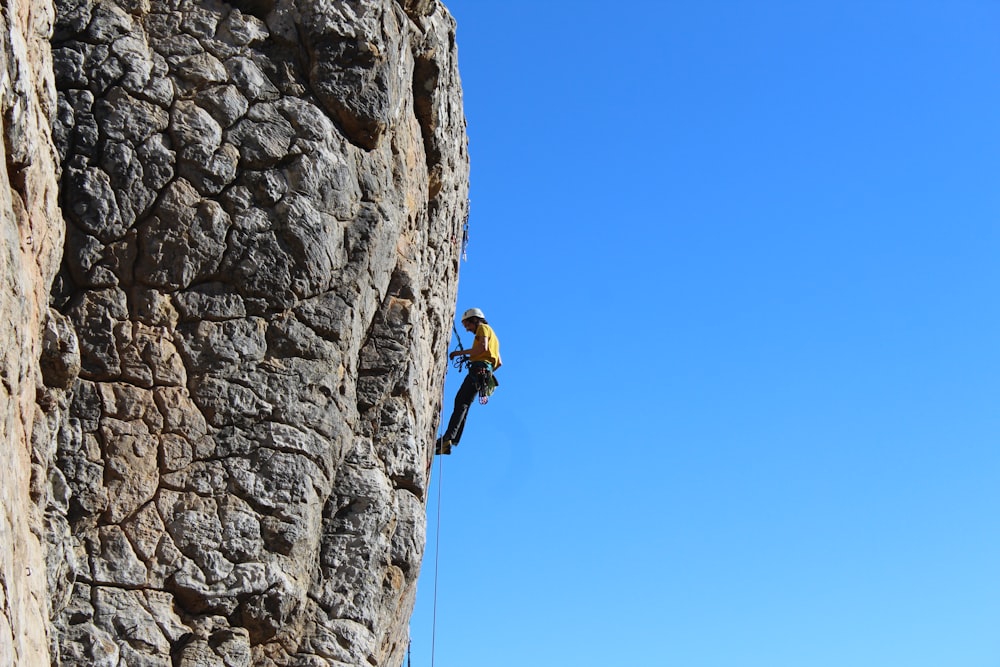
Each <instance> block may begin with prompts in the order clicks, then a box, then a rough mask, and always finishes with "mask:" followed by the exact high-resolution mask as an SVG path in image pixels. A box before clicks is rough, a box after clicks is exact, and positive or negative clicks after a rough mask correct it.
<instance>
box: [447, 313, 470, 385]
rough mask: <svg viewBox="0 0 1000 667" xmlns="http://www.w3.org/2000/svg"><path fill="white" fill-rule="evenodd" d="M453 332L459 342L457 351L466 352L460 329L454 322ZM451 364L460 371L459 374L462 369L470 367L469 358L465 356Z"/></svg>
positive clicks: (452, 325) (452, 324)
mask: <svg viewBox="0 0 1000 667" xmlns="http://www.w3.org/2000/svg"><path fill="white" fill-rule="evenodd" d="M451 330H452V332H453V333H454V334H455V340H456V341H458V347H456V348H455V349H456V350H464V349H465V345H463V344H462V337H461V336H459V335H458V327H456V326H455V323H454V322H452V323H451ZM451 363H452V365H453V366H454V367H455V368H457V369H458V372H459V373H461V372H462V369H463V368H464V367H466V366H468V365H469V356H468V355H464V356H461V357H455V359H454V360H453V361H452V362H451Z"/></svg>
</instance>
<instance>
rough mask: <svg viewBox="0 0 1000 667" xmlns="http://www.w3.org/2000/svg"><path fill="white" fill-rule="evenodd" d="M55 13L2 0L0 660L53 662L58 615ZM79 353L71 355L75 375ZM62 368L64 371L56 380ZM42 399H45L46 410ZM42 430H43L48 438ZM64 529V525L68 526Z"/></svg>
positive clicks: (59, 230)
mask: <svg viewBox="0 0 1000 667" xmlns="http://www.w3.org/2000/svg"><path fill="white" fill-rule="evenodd" d="M52 21H53V12H52V7H51V6H50V5H48V6H47V5H46V4H45V3H37V4H36V3H19V2H9V1H3V2H0V75H2V76H0V111H2V114H0V117H2V119H3V127H2V132H3V134H2V138H3V150H4V157H5V159H4V160H2V161H0V182H2V183H3V186H2V187H0V323H2V324H0V664H2V665H45V664H47V662H48V652H49V651H48V638H47V635H46V627H47V625H48V623H47V621H48V616H49V613H50V610H49V605H48V593H47V588H48V585H47V582H46V568H45V542H46V536H47V535H48V534H50V533H51V534H62V535H63V536H65V535H66V533H65V530H64V529H65V522H62V523H60V520H59V518H58V517H57V516H55V515H50V516H51V517H52V530H51V531H50V530H49V524H48V521H47V516H46V513H45V511H44V510H45V508H46V506H47V504H48V500H47V498H48V495H49V494H48V488H49V486H50V485H49V482H48V480H47V475H46V471H47V469H48V468H49V467H51V466H50V464H51V461H52V458H53V456H54V445H53V443H52V442H51V440H47V439H46V438H37V437H36V436H37V433H36V432H35V430H36V429H35V428H34V426H33V425H34V424H36V423H37V424H43V423H44V422H45V419H46V418H45V414H44V413H43V410H49V411H50V412H52V411H53V410H54V407H53V406H52V405H50V404H49V403H48V401H47V396H46V391H45V387H44V385H43V382H42V366H41V364H40V363H39V359H40V358H41V357H42V356H43V340H49V339H50V338H51V336H50V332H54V331H56V330H58V329H60V328H61V327H62V324H63V322H62V321H61V319H60V318H59V317H58V315H57V314H55V313H54V312H53V313H51V315H52V316H51V317H50V312H49V309H48V302H49V296H48V292H49V287H50V286H51V284H52V280H53V277H54V276H55V274H56V271H57V270H58V268H59V259H60V256H61V252H62V244H63V225H62V223H61V219H60V214H59V207H58V200H57V195H58V162H57V159H56V154H55V150H54V148H53V144H52V139H51V136H50V129H49V118H50V117H51V115H52V114H53V113H54V111H55V99H56V98H55V88H54V85H53V77H52V59H51V52H50V50H49V44H48V37H49V34H50V32H51V29H52ZM72 358H73V354H72V353H71V352H69V353H67V354H66V355H64V356H63V361H64V362H65V363H67V364H69V367H65V368H63V369H62V370H63V372H64V374H65V375H66V376H67V377H70V376H72V374H73V373H74V369H73V368H72ZM56 374H57V373H56V372H53V373H52V376H53V377H55V375H56ZM36 394H37V395H38V398H39V401H38V403H37V404H36ZM42 430H43V429H42V427H39V429H38V431H39V432H41V431H42ZM60 528H62V529H63V530H62V531H60Z"/></svg>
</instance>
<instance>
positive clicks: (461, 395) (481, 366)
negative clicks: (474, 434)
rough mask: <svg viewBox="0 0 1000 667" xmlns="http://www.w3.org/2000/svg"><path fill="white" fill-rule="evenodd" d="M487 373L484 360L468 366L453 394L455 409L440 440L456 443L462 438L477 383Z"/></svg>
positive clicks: (474, 398) (476, 394) (476, 393)
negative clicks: (463, 377) (460, 384)
mask: <svg viewBox="0 0 1000 667" xmlns="http://www.w3.org/2000/svg"><path fill="white" fill-rule="evenodd" d="M482 370H485V371H486V373H487V375H485V376H481V375H480V371H482ZM489 373H490V370H489V364H487V363H485V362H482V361H474V362H472V365H471V366H469V372H468V374H467V375H466V376H465V379H464V380H462V386H461V387H459V388H458V393H457V394H455V409H454V410H453V411H452V413H451V419H450V420H449V421H448V429H447V430H446V431H445V432H444V435H443V436H441V439H442V440H451V442H452V444H456V445H457V444H458V441H459V440H461V439H462V431H464V430H465V418H466V417H468V416H469V408H470V407H471V406H472V402H473V401H475V400H476V397H477V396H478V395H479V383H480V382H481V381H483V380H484V379H485V378H486V377H488V374H489ZM481 378H482V379H481Z"/></svg>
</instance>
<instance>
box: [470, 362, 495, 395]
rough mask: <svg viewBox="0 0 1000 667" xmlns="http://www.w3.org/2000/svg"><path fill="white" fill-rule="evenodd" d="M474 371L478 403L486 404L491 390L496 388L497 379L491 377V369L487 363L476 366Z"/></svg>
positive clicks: (491, 392) (491, 393)
mask: <svg viewBox="0 0 1000 667" xmlns="http://www.w3.org/2000/svg"><path fill="white" fill-rule="evenodd" d="M475 373H476V391H477V392H478V393H479V404H480V405H486V404H487V403H489V401H490V396H492V395H493V390H494V389H496V388H497V380H496V378H495V377H493V370H492V369H491V368H490V367H489V364H484V365H482V366H478V365H477V367H476V369H475Z"/></svg>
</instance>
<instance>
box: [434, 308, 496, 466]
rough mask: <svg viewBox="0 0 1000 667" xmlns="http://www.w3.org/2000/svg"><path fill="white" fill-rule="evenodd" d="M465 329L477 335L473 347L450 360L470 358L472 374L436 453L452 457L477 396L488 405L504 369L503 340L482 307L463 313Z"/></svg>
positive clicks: (458, 395) (467, 379)
mask: <svg viewBox="0 0 1000 667" xmlns="http://www.w3.org/2000/svg"><path fill="white" fill-rule="evenodd" d="M462 326H463V327H465V330H466V331H469V332H472V333H474V334H475V340H473V342H472V347H471V348H469V349H468V350H455V351H454V352H452V353H451V354H450V355H449V358H451V359H454V358H455V357H465V356H467V357H469V374H468V375H466V376H465V379H464V380H463V381H462V386H461V387H459V388H458V393H457V394H455V409H454V410H453V411H452V413H451V419H450V420H449V421H448V429H447V430H446V431H445V432H444V435H442V436H441V437H440V438H438V440H437V446H436V447H435V453H436V454H451V448H452V447H453V446H457V445H458V441H459V440H461V439H462V431H463V430H464V429H465V418H466V417H467V416H468V414H469V408H470V407H471V406H472V401H474V400H475V398H476V396H477V395H478V396H480V397H481V398H480V402H483V403H485V402H486V401H485V397H487V396H489V394H490V393H492V391H493V388H494V387H496V386H497V384H498V383H497V381H496V378H495V377H493V372H494V371H496V369H498V368H500V364H501V363H502V362H501V361H500V341H499V340H497V335H496V333H494V331H493V328H492V327H491V326H490V325H489V323H487V322H486V316H485V315H483V311H481V310H479V309H478V308H469V309H468V310H467V311H465V312H464V313H462Z"/></svg>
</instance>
